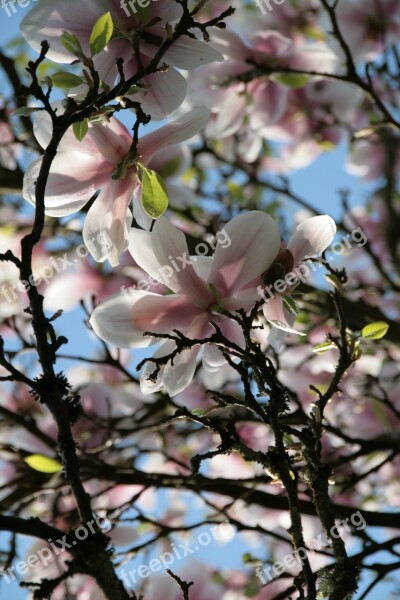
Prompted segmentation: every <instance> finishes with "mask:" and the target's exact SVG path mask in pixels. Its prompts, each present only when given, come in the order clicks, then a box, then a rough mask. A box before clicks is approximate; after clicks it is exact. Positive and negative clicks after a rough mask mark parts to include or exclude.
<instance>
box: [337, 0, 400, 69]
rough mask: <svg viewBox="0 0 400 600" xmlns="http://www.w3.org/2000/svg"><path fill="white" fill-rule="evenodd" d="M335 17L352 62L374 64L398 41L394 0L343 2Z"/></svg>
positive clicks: (399, 15)
mask: <svg viewBox="0 0 400 600" xmlns="http://www.w3.org/2000/svg"><path fill="white" fill-rule="evenodd" d="M337 17H338V22H339V27H340V29H341V32H342V34H343V36H344V39H345V40H346V43H347V44H348V45H349V47H350V50H351V51H352V53H353V56H354V58H355V59H356V60H358V59H365V60H369V61H371V60H374V59H375V58H377V57H378V56H379V55H380V54H382V52H383V51H384V50H385V48H386V47H387V46H388V45H389V44H396V43H397V41H398V39H399V35H400V4H399V2H398V0H363V1H362V2H360V1H359V0H346V2H339V3H338V7H337Z"/></svg>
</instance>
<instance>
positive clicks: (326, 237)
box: [287, 215, 336, 264]
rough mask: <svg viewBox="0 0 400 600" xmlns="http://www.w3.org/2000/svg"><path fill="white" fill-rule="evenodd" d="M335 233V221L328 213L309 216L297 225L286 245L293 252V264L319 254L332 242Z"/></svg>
mask: <svg viewBox="0 0 400 600" xmlns="http://www.w3.org/2000/svg"><path fill="white" fill-rule="evenodd" d="M335 234H336V225H335V222H334V220H333V219H332V218H331V217H329V216H328V215H320V216H317V217H311V218H310V219H306V220H305V221H303V222H302V223H300V225H297V227H296V230H295V232H294V234H293V235H292V237H291V238H290V240H289V243H288V246H287V247H288V249H289V250H290V251H291V253H292V254H293V258H294V264H298V263H299V262H301V261H302V260H304V259H305V258H307V257H310V256H318V255H319V254H321V252H323V251H324V250H326V248H327V247H328V246H329V244H330V243H331V242H332V240H333V238H334V237H335Z"/></svg>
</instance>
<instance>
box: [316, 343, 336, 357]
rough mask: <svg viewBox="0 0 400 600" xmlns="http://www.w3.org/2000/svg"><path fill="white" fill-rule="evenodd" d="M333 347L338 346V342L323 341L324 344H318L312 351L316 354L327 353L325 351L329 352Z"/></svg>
mask: <svg viewBox="0 0 400 600" xmlns="http://www.w3.org/2000/svg"><path fill="white" fill-rule="evenodd" d="M333 348H337V346H336V344H334V343H333V342H323V343H322V344H316V346H314V348H313V349H312V351H313V352H314V353H315V354H325V352H328V351H329V350H332V349H333Z"/></svg>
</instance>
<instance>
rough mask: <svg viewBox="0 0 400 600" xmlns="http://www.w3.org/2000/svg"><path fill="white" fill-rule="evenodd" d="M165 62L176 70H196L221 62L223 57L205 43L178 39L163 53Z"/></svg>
mask: <svg viewBox="0 0 400 600" xmlns="http://www.w3.org/2000/svg"><path fill="white" fill-rule="evenodd" d="M164 59H165V62H166V63H167V64H171V65H174V66H175V67H178V69H187V70H191V69H196V68H197V67H200V66H201V65H206V64H207V63H211V62H214V61H219V62H222V61H223V60H224V57H223V56H222V54H221V53H220V52H218V51H217V50H216V49H215V48H213V47H212V45H211V44H209V43H207V42H202V41H200V40H194V39H192V38H189V37H186V36H183V37H180V38H179V39H178V40H177V41H176V42H175V43H174V44H173V45H172V46H171V47H170V48H169V49H168V50H167V52H166V53H165V56H164Z"/></svg>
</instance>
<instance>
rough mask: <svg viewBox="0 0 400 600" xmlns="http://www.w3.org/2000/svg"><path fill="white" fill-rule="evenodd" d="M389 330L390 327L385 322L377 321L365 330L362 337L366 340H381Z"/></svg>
mask: <svg viewBox="0 0 400 600" xmlns="http://www.w3.org/2000/svg"><path fill="white" fill-rule="evenodd" d="M388 329H389V325H388V324H387V323H385V321H375V323H370V324H369V325H366V326H365V327H364V328H363V330H362V331H361V336H362V337H363V338H364V339H366V340H380V339H381V338H383V337H384V336H385V335H386V333H387V331H388Z"/></svg>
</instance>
